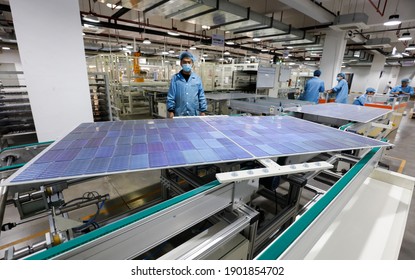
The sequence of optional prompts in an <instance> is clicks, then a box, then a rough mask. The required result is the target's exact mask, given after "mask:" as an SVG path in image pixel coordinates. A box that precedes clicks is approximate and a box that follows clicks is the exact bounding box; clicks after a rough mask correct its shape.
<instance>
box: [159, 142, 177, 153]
mask: <svg viewBox="0 0 415 280" xmlns="http://www.w3.org/2000/svg"><path fill="white" fill-rule="evenodd" d="M163 148H164V150H165V151H166V152H167V153H169V152H170V151H178V150H180V149H179V145H177V143H176V142H164V143H163Z"/></svg>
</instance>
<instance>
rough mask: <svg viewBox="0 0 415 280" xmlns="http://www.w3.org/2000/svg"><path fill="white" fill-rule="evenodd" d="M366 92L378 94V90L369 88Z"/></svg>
mask: <svg viewBox="0 0 415 280" xmlns="http://www.w3.org/2000/svg"><path fill="white" fill-rule="evenodd" d="M366 92H376V89H374V88H372V87H368V88H367V89H366Z"/></svg>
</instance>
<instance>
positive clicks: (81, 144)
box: [67, 139, 88, 149]
mask: <svg viewBox="0 0 415 280" xmlns="http://www.w3.org/2000/svg"><path fill="white" fill-rule="evenodd" d="M86 143H88V140H86V139H78V140H74V141H72V143H71V144H70V145H69V146H68V147H67V148H68V149H75V148H83V147H84V146H85V145H86Z"/></svg>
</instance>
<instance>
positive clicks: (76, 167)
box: [62, 159, 91, 176]
mask: <svg viewBox="0 0 415 280" xmlns="http://www.w3.org/2000/svg"><path fill="white" fill-rule="evenodd" d="M90 163H91V160H90V159H80V160H74V161H71V162H70V163H69V166H68V167H67V168H66V169H65V170H64V172H63V174H62V176H76V175H82V174H84V172H85V170H86V169H87V168H88V166H89V164H90Z"/></svg>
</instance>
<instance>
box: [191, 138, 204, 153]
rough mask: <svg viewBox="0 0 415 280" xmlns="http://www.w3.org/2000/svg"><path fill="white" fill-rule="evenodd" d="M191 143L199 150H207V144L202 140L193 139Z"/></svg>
mask: <svg viewBox="0 0 415 280" xmlns="http://www.w3.org/2000/svg"><path fill="white" fill-rule="evenodd" d="M190 142H191V143H192V145H193V146H194V147H195V148H196V149H197V150H200V149H206V148H207V147H208V146H207V145H206V142H205V141H203V140H201V139H193V140H190Z"/></svg>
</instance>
